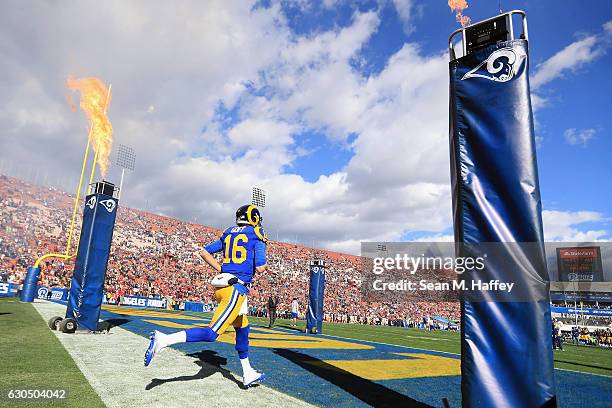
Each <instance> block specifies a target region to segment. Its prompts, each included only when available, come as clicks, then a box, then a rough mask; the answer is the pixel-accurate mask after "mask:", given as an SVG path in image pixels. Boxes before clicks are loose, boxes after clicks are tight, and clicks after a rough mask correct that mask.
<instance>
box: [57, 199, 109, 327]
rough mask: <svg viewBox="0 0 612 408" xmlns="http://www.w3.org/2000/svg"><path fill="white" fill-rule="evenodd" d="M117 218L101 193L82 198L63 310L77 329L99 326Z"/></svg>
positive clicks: (107, 200)
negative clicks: (70, 279)
mask: <svg viewBox="0 0 612 408" xmlns="http://www.w3.org/2000/svg"><path fill="white" fill-rule="evenodd" d="M116 215H117V200H116V199H115V198H113V197H111V196H109V195H106V194H100V193H96V194H91V195H88V196H87V197H86V198H85V208H84V210H83V226H82V227H81V237H80V239H79V250H78V253H77V257H76V263H75V266H74V273H73V274H72V282H71V284H70V299H69V301H68V307H67V309H66V317H71V318H74V319H76V321H77V322H78V325H79V329H86V330H91V331H94V330H96V328H97V326H98V318H99V317H100V307H101V305H102V292H103V290H104V279H105V277H106V266H107V262H108V256H109V253H110V246H111V240H112V238H113V229H114V226H115V218H116Z"/></svg>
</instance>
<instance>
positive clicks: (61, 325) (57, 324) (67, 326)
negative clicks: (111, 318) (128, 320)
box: [47, 316, 111, 333]
mask: <svg viewBox="0 0 612 408" xmlns="http://www.w3.org/2000/svg"><path fill="white" fill-rule="evenodd" d="M47 325H48V326H49V328H50V329H51V330H57V331H61V332H62V333H101V332H106V333H108V332H109V331H110V329H111V324H110V323H109V322H106V321H102V322H98V325H97V327H96V330H95V331H91V330H88V329H79V324H78V322H77V321H76V320H75V319H72V318H70V317H62V316H53V317H52V318H51V319H49V321H48V322H47Z"/></svg>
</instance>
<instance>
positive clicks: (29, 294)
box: [21, 266, 40, 302]
mask: <svg viewBox="0 0 612 408" xmlns="http://www.w3.org/2000/svg"><path fill="white" fill-rule="evenodd" d="M39 275H40V268H39V267H34V266H30V267H29V268H28V271H27V273H26V277H25V279H24V281H23V289H22V290H21V301H22V302H33V301H34V298H35V297H36V288H37V285H36V284H37V283H38V276H39Z"/></svg>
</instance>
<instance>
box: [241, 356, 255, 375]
mask: <svg viewBox="0 0 612 408" xmlns="http://www.w3.org/2000/svg"><path fill="white" fill-rule="evenodd" d="M240 364H242V372H243V373H246V372H248V371H253V367H251V363H249V358H248V357H246V358H241V359H240Z"/></svg>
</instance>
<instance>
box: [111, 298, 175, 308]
mask: <svg viewBox="0 0 612 408" xmlns="http://www.w3.org/2000/svg"><path fill="white" fill-rule="evenodd" d="M121 305H122V306H131V307H148V308H156V309H165V308H166V305H167V302H166V299H162V298H148V297H143V296H124V297H123V298H122V299H121Z"/></svg>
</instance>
